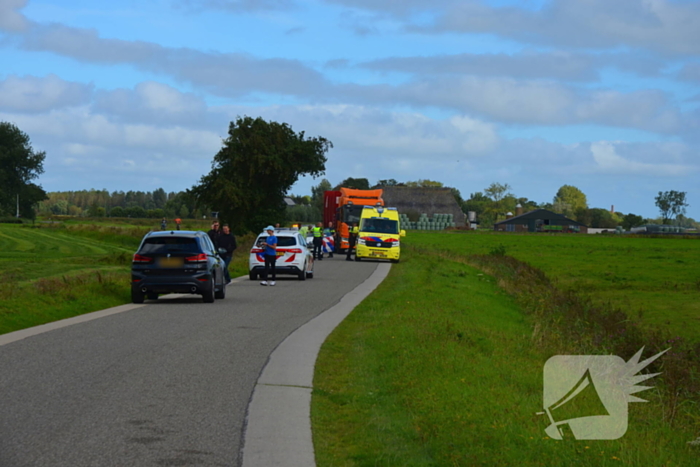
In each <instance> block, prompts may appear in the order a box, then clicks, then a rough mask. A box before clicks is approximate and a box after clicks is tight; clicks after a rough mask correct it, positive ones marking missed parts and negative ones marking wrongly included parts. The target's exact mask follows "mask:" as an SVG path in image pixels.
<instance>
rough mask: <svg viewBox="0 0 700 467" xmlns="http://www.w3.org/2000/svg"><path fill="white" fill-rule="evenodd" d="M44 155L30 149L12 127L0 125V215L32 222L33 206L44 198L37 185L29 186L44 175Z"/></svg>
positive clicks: (19, 132) (19, 131)
mask: <svg viewBox="0 0 700 467" xmlns="http://www.w3.org/2000/svg"><path fill="white" fill-rule="evenodd" d="M45 158H46V153H45V152H36V151H34V149H33V148H32V145H31V142H30V141H29V136H27V134H26V133H23V132H22V131H21V130H20V129H19V128H17V127H16V126H15V125H13V124H11V123H7V122H0V215H9V216H13V215H15V213H16V212H17V203H18V200H19V214H20V216H21V217H26V218H29V219H34V217H35V216H36V214H35V212H34V205H35V204H36V203H38V202H39V201H43V200H45V199H47V196H46V192H45V191H44V190H43V189H42V188H41V186H39V185H36V184H34V183H32V182H31V181H32V180H34V179H36V178H37V177H38V176H39V175H41V174H42V173H44V159H45Z"/></svg>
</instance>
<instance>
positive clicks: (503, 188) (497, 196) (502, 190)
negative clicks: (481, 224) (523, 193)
mask: <svg viewBox="0 0 700 467" xmlns="http://www.w3.org/2000/svg"><path fill="white" fill-rule="evenodd" d="M509 191H510V185H508V184H507V183H505V184H503V185H501V184H500V183H495V182H494V183H492V184H491V185H489V187H488V188H486V189H485V190H484V193H485V194H486V196H488V197H489V198H491V200H493V201H494V202H496V203H498V202H499V201H501V200H502V199H503V197H504V196H505V195H506V194H507V193H508V192H509Z"/></svg>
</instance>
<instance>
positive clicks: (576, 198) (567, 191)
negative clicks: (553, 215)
mask: <svg viewBox="0 0 700 467" xmlns="http://www.w3.org/2000/svg"><path fill="white" fill-rule="evenodd" d="M553 207H554V211H556V212H559V213H561V214H564V215H565V216H567V217H574V215H575V214H576V213H577V212H579V210H581V209H587V208H588V200H587V199H586V195H585V194H583V192H582V191H581V190H579V189H578V188H576V187H575V186H571V185H562V187H561V188H559V191H557V194H556V195H555V196H554V202H553Z"/></svg>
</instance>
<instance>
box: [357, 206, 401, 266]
mask: <svg viewBox="0 0 700 467" xmlns="http://www.w3.org/2000/svg"><path fill="white" fill-rule="evenodd" d="M359 230H360V232H359V234H358V236H357V246H356V250H355V261H360V260H362V258H371V259H388V260H389V261H391V262H392V263H398V262H399V257H400V255H401V242H400V238H401V237H404V236H406V231H405V230H401V224H400V222H399V211H398V210H397V209H396V208H385V207H383V206H364V208H363V209H362V214H361V216H360V229H359Z"/></svg>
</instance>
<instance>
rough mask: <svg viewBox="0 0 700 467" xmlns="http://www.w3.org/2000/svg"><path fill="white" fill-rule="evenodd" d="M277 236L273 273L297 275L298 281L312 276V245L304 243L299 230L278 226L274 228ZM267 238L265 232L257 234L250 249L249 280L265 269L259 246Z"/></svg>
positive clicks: (261, 250)
mask: <svg viewBox="0 0 700 467" xmlns="http://www.w3.org/2000/svg"><path fill="white" fill-rule="evenodd" d="M275 236H276V237H277V262H276V263H275V273H276V274H277V275H280V274H291V275H294V276H297V277H298V278H299V280H300V281H303V280H306V279H307V278H309V279H312V278H313V277H314V257H313V245H308V246H307V244H306V239H305V238H304V237H302V236H301V235H300V234H299V230H298V229H295V228H292V229H285V228H278V229H275ZM266 239H267V232H263V233H261V234H260V235H258V238H257V239H256V240H255V244H254V245H253V248H251V250H250V259H249V261H248V268H249V271H250V272H249V274H248V277H250V280H252V281H254V280H256V279H257V278H258V275H260V274H262V272H263V271H264V270H265V258H264V257H263V248H262V247H261V246H260V245H261V244H262V243H263V242H265V240H266Z"/></svg>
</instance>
